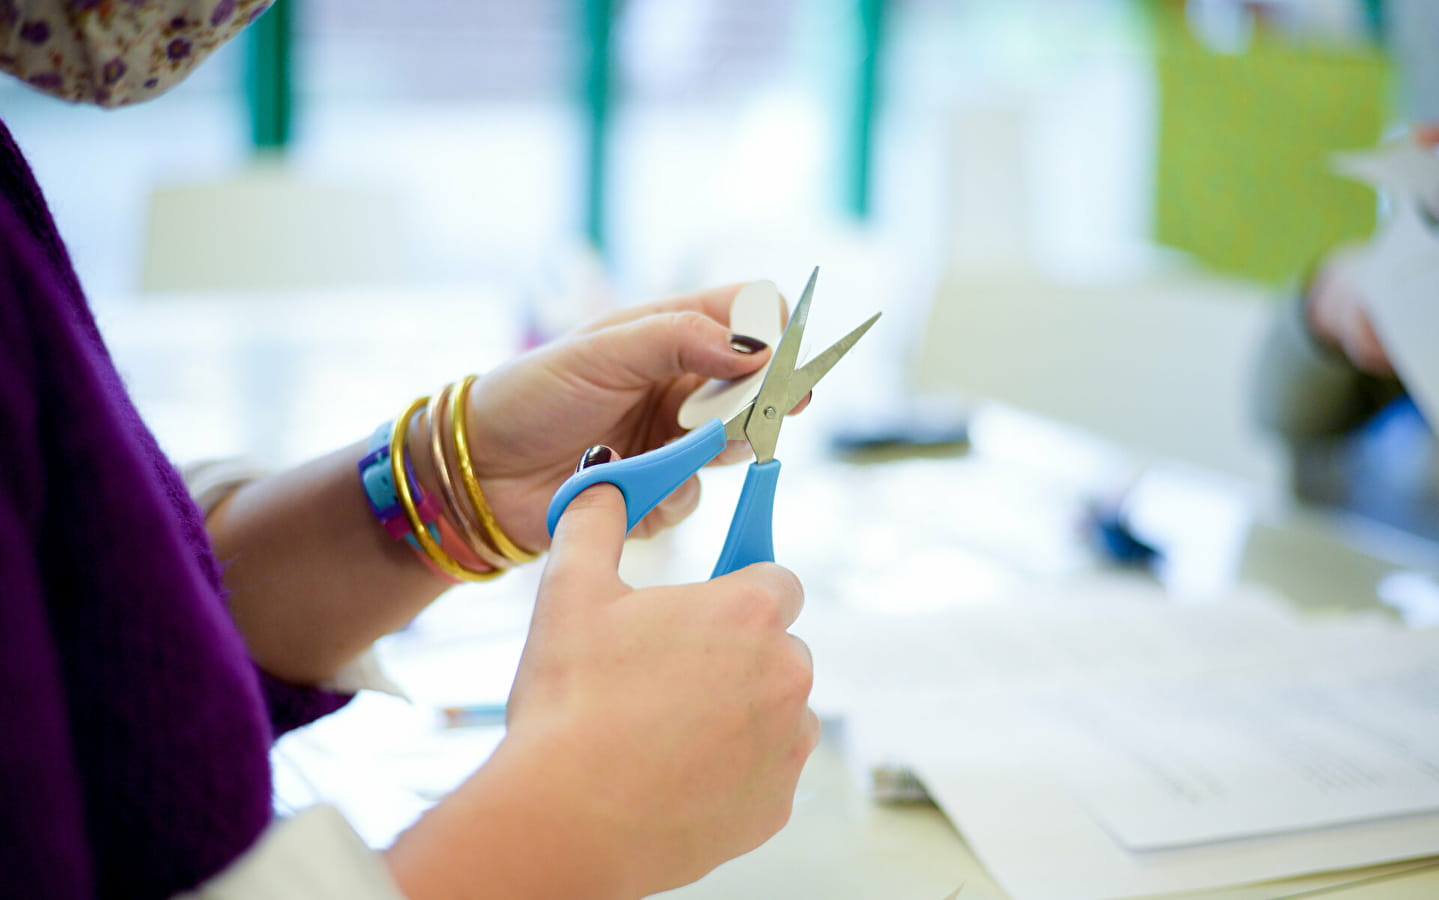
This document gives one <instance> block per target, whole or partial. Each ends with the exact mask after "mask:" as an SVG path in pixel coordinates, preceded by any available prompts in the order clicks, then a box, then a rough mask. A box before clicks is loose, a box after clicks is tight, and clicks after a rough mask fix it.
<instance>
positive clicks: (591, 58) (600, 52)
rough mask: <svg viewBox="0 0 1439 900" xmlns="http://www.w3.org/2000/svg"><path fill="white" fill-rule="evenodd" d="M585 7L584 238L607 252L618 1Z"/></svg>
mask: <svg viewBox="0 0 1439 900" xmlns="http://www.w3.org/2000/svg"><path fill="white" fill-rule="evenodd" d="M580 2H581V3H582V4H583V15H584V43H583V59H584V65H583V78H584V84H583V91H584V104H585V201H584V203H585V206H584V226H585V235H586V237H588V238H589V241H590V244H591V245H592V246H593V247H594V248H595V250H596V251H598V252H599V253H600V254H601V255H603V254H604V252H605V238H606V234H605V208H606V200H607V192H606V187H607V183H608V178H607V175H608V171H609V124H610V100H611V97H612V87H611V82H610V74H611V61H612V54H611V51H610V30H611V24H612V23H613V20H614V12H615V6H616V5H617V3H618V0H580Z"/></svg>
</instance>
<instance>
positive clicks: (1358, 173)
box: [1333, 140, 1439, 198]
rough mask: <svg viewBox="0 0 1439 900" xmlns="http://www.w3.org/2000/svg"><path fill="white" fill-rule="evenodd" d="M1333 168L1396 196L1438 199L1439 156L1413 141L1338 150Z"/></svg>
mask: <svg viewBox="0 0 1439 900" xmlns="http://www.w3.org/2000/svg"><path fill="white" fill-rule="evenodd" d="M1333 168H1334V171H1335V172H1338V173H1339V174H1341V175H1347V176H1349V177H1351V178H1356V179H1358V180H1360V181H1364V182H1367V183H1368V184H1371V185H1373V186H1374V187H1376V188H1378V189H1380V190H1383V191H1389V192H1392V193H1394V194H1396V195H1408V196H1413V197H1421V198H1439V155H1436V154H1435V153H1434V151H1432V150H1426V149H1424V148H1422V147H1420V146H1418V145H1416V144H1415V143H1414V142H1413V141H1411V140H1403V141H1395V142H1393V143H1391V144H1386V145H1384V146H1382V147H1378V148H1376V149H1374V150H1364V151H1359V152H1354V153H1336V154H1335V155H1334V157H1333Z"/></svg>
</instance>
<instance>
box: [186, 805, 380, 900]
mask: <svg viewBox="0 0 1439 900" xmlns="http://www.w3.org/2000/svg"><path fill="white" fill-rule="evenodd" d="M176 900H405V898H404V897H403V896H402V895H401V894H400V889H399V888H398V887H397V886H396V885H395V882H394V879H392V878H391V877H390V873H389V870H388V869H387V868H386V867H385V864H384V862H383V860H382V859H381V858H380V855H379V854H378V853H376V852H375V851H374V850H371V849H370V848H369V847H367V846H365V843H364V842H363V841H362V840H360V836H359V835H358V834H356V833H355V831H354V829H353V828H351V827H350V825H349V823H348V822H346V821H345V819H344V817H343V816H341V815H340V813H339V811H338V810H336V809H334V808H333V807H329V806H316V807H311V808H310V809H307V810H305V811H303V812H301V813H300V814H299V815H297V816H295V817H294V818H293V819H286V820H282V821H277V822H275V823H274V824H272V825H271V826H270V828H269V829H268V830H267V831H266V832H265V834H264V835H263V836H262V837H261V838H260V841H259V843H257V844H256V845H255V846H254V847H253V848H251V850H250V852H248V853H246V854H245V855H244V856H242V857H240V858H239V859H238V860H236V861H235V863H234V865H232V866H230V867H229V868H228V869H226V870H225V871H223V872H221V873H220V874H219V875H217V876H216V877H215V878H213V879H212V880H210V881H208V882H206V883H205V884H203V885H201V886H200V887H199V888H198V889H196V890H195V891H193V892H191V893H186V894H183V895H181V896H180V897H177V898H176Z"/></svg>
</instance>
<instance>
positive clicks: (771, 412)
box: [764, 406, 779, 419]
mask: <svg viewBox="0 0 1439 900" xmlns="http://www.w3.org/2000/svg"><path fill="white" fill-rule="evenodd" d="M777 415H779V411H778V410H776V409H775V408H774V407H773V406H766V407H765V408H764V417H765V418H766V419H773V418H774V417H775V416H777Z"/></svg>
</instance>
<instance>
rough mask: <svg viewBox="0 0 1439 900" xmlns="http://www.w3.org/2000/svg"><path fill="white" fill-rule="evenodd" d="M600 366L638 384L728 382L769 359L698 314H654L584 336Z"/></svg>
mask: <svg viewBox="0 0 1439 900" xmlns="http://www.w3.org/2000/svg"><path fill="white" fill-rule="evenodd" d="M588 340H589V341H592V342H593V349H594V351H595V353H596V354H597V355H598V358H599V359H600V360H602V361H603V362H604V363H607V364H609V365H612V366H615V367H617V368H618V369H619V370H620V371H622V372H624V373H625V374H626V375H628V376H629V377H630V378H631V379H634V380H635V381H637V382H638V383H640V384H649V383H652V382H656V381H667V380H669V379H671V378H676V377H679V376H681V375H699V376H702V377H704V378H719V379H725V380H728V379H732V378H739V377H741V376H743V375H748V374H749V373H751V372H753V371H755V370H757V369H759V368H760V367H761V366H763V365H764V364H765V362H767V361H768V360H769V357H770V350H769V347H768V346H766V345H765V344H764V343H762V342H760V341H757V340H755V339H753V338H750V337H747V336H745V335H734V334H731V333H730V330H729V328H728V327H727V326H724V325H721V324H720V323H719V322H717V321H715V320H714V319H712V318H710V317H709V316H707V315H705V314H704V313H702V312H697V311H693V310H690V311H685V312H673V313H659V314H656V315H651V316H645V317H643V318H641V319H636V320H634V321H632V322H625V323H623V324H619V325H615V326H612V327H610V328H606V329H604V330H602V331H598V332H596V333H595V334H593V335H590V336H589V337H588Z"/></svg>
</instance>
